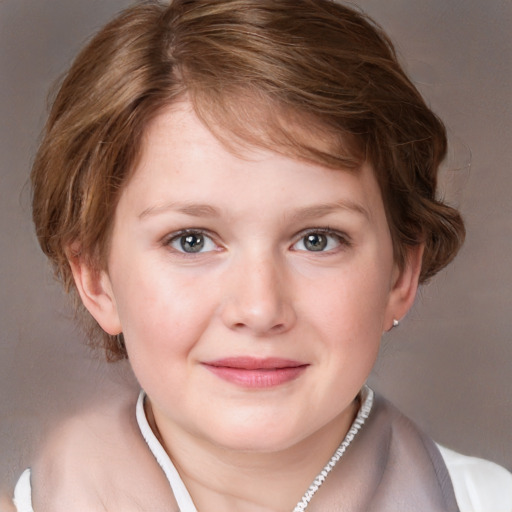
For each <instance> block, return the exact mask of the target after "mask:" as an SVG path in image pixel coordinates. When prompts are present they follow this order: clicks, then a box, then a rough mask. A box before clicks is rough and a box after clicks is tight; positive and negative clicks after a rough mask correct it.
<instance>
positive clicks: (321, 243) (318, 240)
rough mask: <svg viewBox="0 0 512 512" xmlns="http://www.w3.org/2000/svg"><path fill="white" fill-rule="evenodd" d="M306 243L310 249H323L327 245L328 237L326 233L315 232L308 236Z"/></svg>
mask: <svg viewBox="0 0 512 512" xmlns="http://www.w3.org/2000/svg"><path fill="white" fill-rule="evenodd" d="M304 245H305V246H306V249H308V250H309V251H323V250H324V249H325V248H326V246H327V238H326V237H325V236H324V235H320V234H318V233H314V234H311V235H308V236H306V239H305V241H304Z"/></svg>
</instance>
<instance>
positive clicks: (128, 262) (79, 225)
mask: <svg viewBox="0 0 512 512" xmlns="http://www.w3.org/2000/svg"><path fill="white" fill-rule="evenodd" d="M445 153H446V135H445V130H444V127H443V125H442V123H441V122H440V121H439V119H438V118H437V117H436V116H435V115H434V114H433V113H432V112H431V111H430V109H429V108H428V107H427V106H426V105H425V102H424V101H423V99H422V98H421V96H420V95H419V93H418V91H417V90H416V89H415V87H414V86H413V85H412V83H411V82H410V80H409V79H408V78H407V76H406V75H405V74H404V72H403V70H402V69H401V67H400V66H399V64H398V62H397V59H396V56H395V54H394V50H393V46H392V44H391V42H390V41H389V39H388V38H387V36H386V35H385V34H384V33H383V32H382V31H381V30H380V28H379V27H377V26H376V25H375V24H374V23H373V22H371V21H370V20H369V19H368V18H366V17H365V16H364V15H362V14H361V13H358V12H356V11H354V10H352V9H349V8H347V7H343V6H341V5H339V4H337V3H333V2H331V1H328V0H299V1H297V0H293V1H292V0H175V1H173V2H172V3H171V4H170V5H164V4H160V3H156V2H145V3H141V4H139V5H136V6H134V7H133V8H130V9H128V10H127V11H125V12H124V13H122V14H121V15H120V16H119V17H117V18H116V19H115V20H113V21H112V22H111V23H110V24H109V25H107V26H106V27H105V28H104V29H103V30H102V31H101V32H100V33H99V34H98V35H97V36H96V37H95V38H94V39H93V40H92V41H91V43H90V44H89V45H88V46H87V47H86V48H85V49H84V50H83V51H82V53H81V54H80V55H79V56H78V57H77V59H76V61H75V63H74V64H73V66H72V68H71V69H70V71H69V73H68V75H67V77H66V78H65V80H64V82H63V84H62V86H61V89H60V91H59V94H58V95H57V98H56V100H55V103H54V105H53V108H52V111H51V114H50V118H49V120H48V124H47V127H46V132H45V136H44V139H43V142H42V144H41V147H40V149H39V152H38V155H37V157H36V160H35V164H34V169H33V174H32V183H33V194H34V195H33V212H34V221H35V225H36V230H37V235H38V237H39V241H40V243H41V247H42V248H43V250H44V252H45V253H46V254H47V255H48V257H49V258H50V260H51V261H52V263H53V264H54V266H55V271H56V274H57V276H58V277H59V278H60V279H61V280H62V282H63V284H64V286H65V287H66V289H67V290H70V291H71V292H72V293H77V294H78V295H79V297H80V300H81V304H82V305H83V307H84V308H85V310H86V311H87V315H89V317H88V318H89V319H90V320H92V321H93V324H92V326H91V339H96V340H97V343H98V345H100V346H101V347H103V348H104V350H105V353H106V355H107V357H108V358H109V359H110V360H117V359H122V358H128V360H129V362H130V364H131V367H132V369H133V371H134V374H135V376H136V377H137V379H138V382H139V383H140V385H141V388H142V389H143V390H144V391H143V392H141V394H140V396H139V400H138V402H137V405H136V408H135V411H134V410H129V407H125V406H123V404H120V405H118V406H116V407H118V408H119V409H117V408H114V409H113V410H109V411H108V412H105V411H99V412H97V415H96V416H94V417H93V418H92V419H89V420H88V423H87V424H88V425H92V427H91V428H89V427H88V428H86V429H84V428H82V427H80V425H78V426H73V427H72V428H71V429H70V430H69V431H66V432H65V435H63V436H62V435H59V436H57V441H56V442H55V443H54V444H53V445H49V446H50V447H51V448H49V452H48V455H47V456H46V457H43V458H42V460H41V461H40V462H39V464H38V465H35V466H34V469H33V471H32V472H31V471H30V470H29V471H27V472H25V473H24V475H23V476H22V478H21V479H20V482H19V484H18V486H17V489H16V496H15V501H16V505H17V508H18V510H19V511H25V510H32V509H33V510H36V511H38V510H52V511H56V510H61V509H62V510H123V511H126V510H178V509H179V510H181V511H182V512H193V511H196V510H197V511H199V512H208V511H212V512H217V511H227V512H229V511H231V510H233V511H235V510H236V511H247V512H252V511H289V510H296V511H299V510H305V509H308V510H319V511H320V510H321V511H325V510H350V511H387V510H389V511H391V510H392V511H397V510H403V511H411V510H418V511H438V510H439V511H456V510H459V507H460V509H462V510H471V509H470V508H468V507H469V506H472V505H471V504H468V501H467V496H468V493H472V492H476V493H477V496H478V497H477V498H474V499H476V500H480V501H484V502H486V503H487V504H488V506H489V507H494V508H488V510H498V508H497V507H509V509H510V508H512V505H510V502H511V501H512V497H511V496H510V489H511V488H512V485H509V484H510V482H511V480H510V479H511V476H510V475H509V474H508V473H507V472H506V471H505V470H503V469H501V468H498V467H495V466H489V465H487V464H486V463H484V462H479V463H478V464H479V465H480V466H479V467H485V468H486V470H487V471H491V473H492V479H493V483H494V484H495V485H496V486H497V489H498V491H497V492H495V491H492V492H490V491H489V489H488V488H486V487H485V486H484V487H479V488H477V489H476V490H472V489H470V488H468V486H467V485H466V484H464V483H462V484H461V483H459V478H460V473H457V471H456V470H455V469H453V468H454V467H455V465H456V463H453V462H452V461H453V460H454V459H453V457H454V455H453V454H451V453H450V452H446V451H444V450H443V449H441V450H440V449H439V447H437V446H436V445H435V444H434V443H433V442H432V441H431V440H430V439H429V438H427V437H426V436H425V435H424V434H423V433H422V432H421V431H420V430H418V429H417V428H416V427H415V426H414V425H413V424H412V423H411V422H410V421H409V420H407V419H406V418H405V417H403V416H402V415H401V414H400V413H399V412H398V411H397V410H395V409H394V408H393V407H392V406H391V405H390V404H389V403H388V402H386V401H385V400H384V399H383V398H381V397H377V396H375V395H374V393H373V391H372V390H370V389H369V388H368V387H366V386H365V381H366V379H367V377H368V375H369V373H370V371H371V368H372V366H373V363H374V361H375V358H376V356H377V352H378V348H379V343H380V339H381V336H382V333H383V332H385V331H389V330H390V329H392V328H393V327H394V326H396V325H398V323H399V321H400V319H401V318H402V317H403V316H405V314H406V313H407V311H408V310H409V308H410V307H411V305H412V303H413V301H414V297H415V294H416V290H417V286H418V284H420V283H423V282H425V281H426V280H427V279H429V278H430V277H432V276H433V275H435V273H436V272H438V271H439V270H440V269H441V268H443V267H444V266H445V265H447V264H448V263H449V262H450V261H451V260H452V259H453V257H454V256H455V255H456V253H457V251H458V249H459V247H460V245H461V243H462V241H463V238H464V227H463V223H462V220H461V218H460V215H459V213H458V212H457V211H455V210H454V209H453V208H451V207H449V206H448V205H446V204H444V203H443V202H442V201H440V200H439V199H438V198H437V196H436V181H437V171H438V168H439V165H440V163H441V161H442V160H443V158H444V156H445ZM84 314H85V312H84ZM135 418H136V422H135ZM106 432H107V433H109V434H105V433H106ZM98 433H100V434H98ZM77 440H78V442H77ZM86 455H87V457H88V458H87V462H86V463H85V462H84V458H85V456H86ZM455 457H456V456H455ZM91 459H92V463H91ZM69 461H71V462H69ZM462 461H463V463H462V466H463V467H465V466H464V464H465V465H466V466H468V467H469V461H467V459H462ZM457 464H458V463H457ZM77 466H83V467H84V468H85V470H86V471H85V474H86V475H88V477H85V478H84V477H83V474H79V473H78V472H79V471H80V469H77ZM160 468H161V469H160ZM162 470H163V471H162ZM64 473H65V474H66V476H65V477H64V478H62V477H61V475H62V474H64ZM463 474H467V473H463ZM91 475H93V476H92V477H91ZM79 476H80V478H79ZM493 500H494V501H493ZM500 510H507V509H506V508H500Z"/></svg>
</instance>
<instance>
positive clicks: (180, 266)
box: [72, 103, 422, 512]
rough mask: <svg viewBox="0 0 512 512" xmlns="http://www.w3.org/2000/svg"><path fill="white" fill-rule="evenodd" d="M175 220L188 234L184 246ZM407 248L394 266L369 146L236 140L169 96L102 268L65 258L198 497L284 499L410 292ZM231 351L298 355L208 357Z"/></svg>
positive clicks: (322, 451) (209, 507)
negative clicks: (336, 165)
mask: <svg viewBox="0 0 512 512" xmlns="http://www.w3.org/2000/svg"><path fill="white" fill-rule="evenodd" d="M183 230H188V231H187V232H186V233H185V234H184V232H183ZM184 236H192V237H193V238H192V240H195V241H196V242H197V241H198V240H200V238H198V237H202V240H203V242H204V246H203V247H202V249H201V250H200V251H199V252H194V253H190V252H186V250H189V249H190V246H187V245H186V243H185V242H186V240H185V239H184ZM194 237H195V238H194ZM308 237H313V238H312V239H313V240H315V241H316V242H318V241H320V242H322V243H323V242H325V243H326V246H325V247H323V245H322V244H320V246H322V250H312V246H311V245H308V243H307V242H308ZM317 248H318V247H317ZM421 253H422V250H421V247H417V248H415V249H413V250H411V253H410V255H409V258H408V262H407V264H406V265H405V268H404V269H403V270H402V271H399V269H398V268H397V266H396V264H395V262H394V260H393V251H392V243H391V237H390V232H389V227H388V225H387V221H386V215H385V211H384V206H383V202H382V198H381V195H380V191H379V187H378V185H377V182H376V179H375V176H374V173H373V170H372V169H371V167H370V166H369V165H368V164H365V165H363V166H362V168H361V169H360V170H358V171H357V172H349V171H343V170H339V171H333V170H330V169H326V168H323V167H321V166H319V165H313V164H310V163H306V162H303V161H298V160H294V159H290V158H287V157H284V156H282V155H279V154H277V153H274V152H271V151H267V150H260V149H246V150H243V151H242V152H237V153H236V154H235V153H233V152H231V151H229V150H228V149H227V148H226V147H224V146H223V145H222V144H221V143H220V142H219V141H218V140H217V139H216V138H215V137H214V136H213V135H212V134H211V133H210V132H209V131H208V130H207V129H206V128H205V127H204V126H203V125H202V124H201V123H200V121H199V120H198V119H197V118H196V116H195V115H194V113H193V112H192V109H191V107H190V106H189V105H188V104H187V103H183V104H179V105H175V106H174V107H173V109H168V110H166V111H164V112H162V113H161V114H160V115H159V116H158V117H157V118H156V119H155V120H154V122H153V123H152V124H151V125H150V127H149V128H148V132H147V134H146V139H145V147H144V152H143V157H142V160H141V161H140V164H139V166H138V168H137V169H136V171H135V174H134V176H133V177H132V178H131V180H130V181H129V182H128V184H127V185H126V186H125V188H124V190H123V192H122V195H121V198H120V202H119V205H118V207H117V210H116V215H115V219H114V227H113V232H112V239H111V248H110V254H109V258H108V264H107V268H106V270H104V271H101V272H98V271H97V270H95V269H94V268H92V267H89V266H88V265H87V264H86V263H85V262H83V261H80V260H75V261H73V262H72V266H73V272H74V276H75V281H76V284H77V287H78V290H79V292H80V294H81V297H82V300H83V302H84V304H85V306H86V307H87V308H88V309H89V311H90V312H91V313H92V315H93V316H94V317H95V318H96V320H97V321H98V322H99V323H100V325H101V326H102V327H103V328H104V329H105V330H106V331H107V332H109V333H110V334H117V333H119V332H123V334H124V337H125V342H126V345H127V350H128V353H129V358H130V362H131V365H132V368H133V371H134V373H135V375H136V377H137V379H138V380H139V382H140V384H141V386H142V387H143V388H144V389H145V390H146V392H147V394H148V397H149V405H148V413H149V414H150V416H151V417H152V418H154V420H153V421H154V424H153V428H154V430H155V431H157V433H158V435H159V436H160V437H161V439H162V443H163V444H164V447H165V448H166V449H167V451H168V453H169V454H170V455H171V458H172V460H173V462H174V464H175V465H176V466H177V468H178V470H179V472H180V474H181V476H182V478H183V480H184V482H185V484H186V486H187V488H188V489H189V491H190V493H191V495H192V498H193V500H194V502H195V504H196V506H197V508H198V510H200V511H201V512H207V511H216V510H225V511H231V510H233V511H234V510H236V511H245V512H253V511H254V512H256V511H258V512H260V511H270V510H272V511H280V510H283V511H285V510H291V509H292V508H293V507H294V505H295V504H296V502H297V501H298V500H299V499H300V497H301V496H302V494H303V492H304V490H305V489H307V487H308V486H309V484H310V483H311V481H312V479H313V478H314V477H315V476H316V474H317V473H318V471H319V470H320V469H321V468H322V467H323V465H324V464H325V462H326V461H327V460H328V459H329V457H330V456H331V454H332V453H333V452H334V450H335V449H336V447H337V446H338V444H339V443H340V441H341V440H342V438H343V437H344V435H345V433H346V432H347V430H348V428H349V427H350V424H351V422H352V421H353V418H354V415H355V413H356V410H357V402H356V400H355V398H356V396H357V394H358V392H359V390H360V388H361V386H362V385H363V384H364V382H365V380H366V378H367V377H368V375H369V373H370V371H371V368H372V366H373V364H374V361H375V358H376V356H377V353H378V348H379V344H380V338H381V335H382V333H383V331H386V330H389V329H390V328H391V326H392V323H393V319H394V318H401V317H403V316H404V315H405V314H406V312H407V311H408V309H409V308H410V306H411V305H412V302H413V300H414V296H415V293H416V289H417V282H418V274H419V270H420V263H421ZM233 357H252V358H259V359H261V358H270V357H273V358H284V359H286V360H293V361H296V362H298V363H300V365H302V366H301V368H302V369H301V371H300V372H299V374H298V375H297V376H296V377H295V378H293V379H290V380H286V381H285V382H283V383H279V384H277V385H266V386H259V387H258V386H247V385H241V384H240V383H234V382H231V381H227V380H226V379H224V378H221V377H219V376H218V375H217V374H216V373H215V372H213V371H211V367H210V363H211V362H212V361H217V360H219V359H223V358H233ZM270 433H271V435H269V434H270ZM134 435H136V434H134ZM107 467H108V463H107ZM129 467H131V468H134V467H135V464H133V463H132V464H131V465H130V466H129ZM125 471H126V470H125ZM135 474H137V470H135Z"/></svg>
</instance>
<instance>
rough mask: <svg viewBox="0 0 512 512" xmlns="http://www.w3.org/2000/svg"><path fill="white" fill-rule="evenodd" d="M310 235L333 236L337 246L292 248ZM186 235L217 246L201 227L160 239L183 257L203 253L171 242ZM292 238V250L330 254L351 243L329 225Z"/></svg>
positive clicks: (303, 232)
mask: <svg viewBox="0 0 512 512" xmlns="http://www.w3.org/2000/svg"><path fill="white" fill-rule="evenodd" d="M310 235H323V236H325V237H329V238H334V239H335V240H336V242H337V247H335V248H333V249H328V250H323V248H322V249H321V250H318V251H315V250H307V249H294V247H295V246H296V245H298V244H300V243H301V242H302V243H305V239H306V237H308V236H310ZM186 236H195V237H202V238H203V246H204V244H205V241H206V243H207V244H208V243H209V242H208V241H210V242H211V243H213V244H214V245H215V246H216V247H218V244H217V243H216V242H215V238H214V237H213V236H212V234H211V233H210V232H209V231H208V230H206V229H202V228H194V229H183V230H180V231H177V232H175V233H171V234H170V235H168V236H166V237H165V238H164V239H163V240H162V245H164V246H165V247H168V248H170V249H172V250H173V252H175V253H176V254H179V255H180V256H183V257H197V256H199V255H201V254H204V253H203V251H201V249H202V248H203V247H200V249H199V251H198V252H187V251H185V250H179V249H178V248H176V247H173V243H175V242H179V241H180V239H183V237H186ZM294 238H295V240H296V241H295V242H294V243H293V244H292V245H291V247H292V250H295V251H300V252H306V253H315V252H318V253H326V254H332V253H333V252H337V251H338V250H340V248H343V247H345V248H348V247H351V245H352V242H351V241H350V238H349V237H348V236H347V235H346V233H342V232H339V231H337V230H335V229H332V228H330V227H322V228H310V229H307V230H305V231H302V232H300V233H298V234H297V235H295V237H294ZM327 243H328V242H327ZM206 252H212V250H208V251H206Z"/></svg>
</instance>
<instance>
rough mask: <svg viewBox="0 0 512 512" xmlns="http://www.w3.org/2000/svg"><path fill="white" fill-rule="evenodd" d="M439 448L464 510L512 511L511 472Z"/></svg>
mask: <svg viewBox="0 0 512 512" xmlns="http://www.w3.org/2000/svg"><path fill="white" fill-rule="evenodd" d="M438 448H439V451H440V452H441V455H442V457H443V459H444V462H445V464H446V467H447V469H448V472H449V474H450V478H451V480H452V483H453V487H454V490H455V495H456V497H457V503H458V504H459V507H460V510H461V512H511V511H512V474H511V473H509V472H508V471H507V470H506V469H505V468H503V467H501V466H499V465H498V464H495V463H494V462H490V461H488V460H484V459H479V458H477V457H468V456H466V455H461V454H460V453H457V452H454V451H453V450H450V449H448V448H445V447H443V446H439V445H438Z"/></svg>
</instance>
